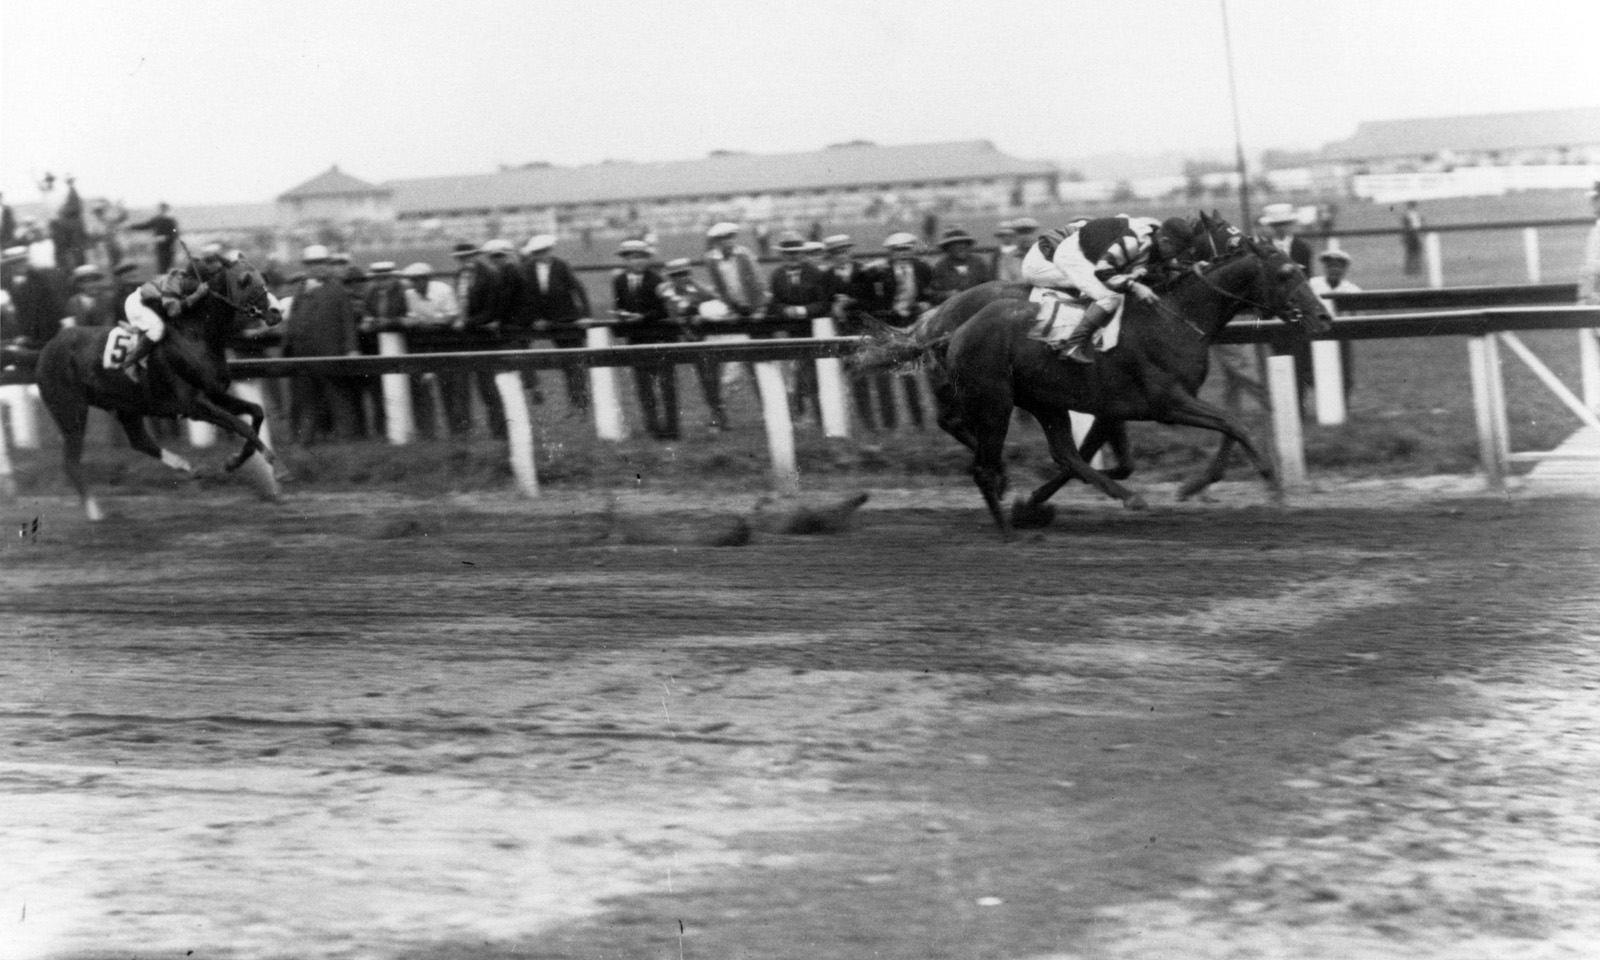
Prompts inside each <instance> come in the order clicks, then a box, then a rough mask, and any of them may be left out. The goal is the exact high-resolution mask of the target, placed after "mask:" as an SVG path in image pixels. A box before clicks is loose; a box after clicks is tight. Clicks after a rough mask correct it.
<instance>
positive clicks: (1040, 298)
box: [1028, 287, 1126, 352]
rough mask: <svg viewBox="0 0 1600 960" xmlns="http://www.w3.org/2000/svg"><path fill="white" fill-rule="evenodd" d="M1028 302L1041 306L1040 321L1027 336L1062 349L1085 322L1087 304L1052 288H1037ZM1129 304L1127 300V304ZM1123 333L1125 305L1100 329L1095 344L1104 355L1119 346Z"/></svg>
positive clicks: (1036, 322)
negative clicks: (1073, 332) (1071, 335)
mask: <svg viewBox="0 0 1600 960" xmlns="http://www.w3.org/2000/svg"><path fill="white" fill-rule="evenodd" d="M1028 300H1029V302H1031V303H1034V304H1037V305H1038V307H1039V313H1038V319H1036V320H1035V321H1034V324H1033V327H1032V329H1030V330H1029V331H1028V337H1029V338H1030V339H1033V340H1039V341H1042V342H1044V343H1047V344H1049V345H1050V346H1052V347H1059V346H1061V344H1063V343H1064V342H1065V341H1066V339H1067V337H1068V335H1070V334H1071V333H1072V329H1073V328H1074V327H1076V326H1077V325H1078V321H1079V320H1082V319H1083V313H1084V311H1085V310H1086V309H1088V305H1087V304H1086V303H1085V302H1084V301H1082V300H1079V299H1076V298H1074V297H1071V296H1068V295H1067V294H1065V293H1062V292H1061V291H1059V290H1051V289H1050V288H1049V287H1034V288H1033V292H1032V293H1030V294H1028ZM1124 302H1126V301H1124ZM1121 334H1122V305H1121V304H1119V305H1118V306H1117V315H1116V316H1114V317H1112V318H1111V322H1110V323H1108V324H1106V325H1105V326H1104V327H1102V328H1101V329H1100V332H1099V333H1096V334H1095V336H1094V345H1095V347H1096V348H1097V349H1099V350H1100V351H1102V352H1104V351H1106V350H1110V349H1111V348H1112V347H1114V346H1116V345H1117V341H1118V340H1119V339H1120V336H1121Z"/></svg>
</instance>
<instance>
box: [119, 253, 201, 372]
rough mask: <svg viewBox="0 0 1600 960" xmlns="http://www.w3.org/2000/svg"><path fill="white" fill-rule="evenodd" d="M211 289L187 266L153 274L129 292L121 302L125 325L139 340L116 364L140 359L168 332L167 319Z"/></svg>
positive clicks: (125, 367) (195, 302) (124, 363)
mask: <svg viewBox="0 0 1600 960" xmlns="http://www.w3.org/2000/svg"><path fill="white" fill-rule="evenodd" d="M210 292H211V288H210V287H208V286H207V285H206V283H205V281H203V280H199V279H197V278H196V277H195V276H194V275H193V274H191V273H190V272H189V271H187V270H171V271H168V272H167V273H164V274H162V275H161V276H159V277H156V278H155V279H154V280H151V281H149V282H148V283H145V284H143V285H141V286H140V287H139V289H137V290H135V291H134V292H133V293H130V294H128V299H127V300H126V301H125V302H124V303H123V306H124V308H125V309H126V310H127V314H128V325H129V326H131V327H133V329H134V330H135V332H137V333H138V336H139V338H138V340H137V341H136V342H135V343H134V345H133V349H132V350H129V351H128V355H127V357H125V358H124V359H123V361H122V362H121V363H120V364H118V365H117V367H118V369H121V370H126V369H127V368H129V367H131V366H133V365H134V364H136V363H138V362H139V361H140V360H143V359H144V358H145V357H147V356H149V355H150V351H151V350H154V349H155V346H156V344H157V343H160V342H161V338H162V337H165V336H166V335H167V323H166V321H167V319H168V318H175V317H177V316H178V315H180V314H181V313H183V312H184V311H185V310H187V309H189V308H190V307H193V306H194V305H195V304H197V303H199V302H200V301H201V300H202V299H203V298H204V297H205V295H206V294H207V293H210Z"/></svg>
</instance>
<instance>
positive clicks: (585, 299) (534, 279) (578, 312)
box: [522, 257, 589, 324]
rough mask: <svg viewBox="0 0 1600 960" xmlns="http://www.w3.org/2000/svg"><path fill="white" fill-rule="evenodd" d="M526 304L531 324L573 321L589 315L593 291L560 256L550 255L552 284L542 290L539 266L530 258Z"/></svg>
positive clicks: (524, 267) (525, 279)
mask: <svg viewBox="0 0 1600 960" xmlns="http://www.w3.org/2000/svg"><path fill="white" fill-rule="evenodd" d="M522 306H523V310H524V311H525V313H526V315H527V318H528V321H529V322H530V323H531V322H533V321H539V320H543V321H546V322H548V323H555V324H572V323H575V322H577V321H578V320H581V319H583V318H584V317H587V316H589V291H587V290H585V289H584V288H583V282H582V281H580V280H579V279H578V276H577V274H575V273H573V272H572V267H570V266H568V265H567V262H566V261H565V260H563V259H561V258H560V257H551V258H550V279H549V283H548V284H547V285H546V287H545V288H544V289H542V290H541V289H540V288H539V265H538V263H537V262H536V261H533V260H529V261H528V262H527V263H524V264H523V265H522Z"/></svg>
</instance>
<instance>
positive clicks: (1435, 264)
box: [1422, 230, 1444, 290]
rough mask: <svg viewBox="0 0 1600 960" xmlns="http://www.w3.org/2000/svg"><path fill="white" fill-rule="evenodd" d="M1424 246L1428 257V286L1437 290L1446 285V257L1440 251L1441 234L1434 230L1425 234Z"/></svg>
mask: <svg viewBox="0 0 1600 960" xmlns="http://www.w3.org/2000/svg"><path fill="white" fill-rule="evenodd" d="M1422 248H1423V252H1424V253H1425V254H1426V255H1427V258H1428V286H1430V287H1433V288H1434V289H1435V290H1437V289H1438V288H1440V287H1442V286H1444V257H1443V255H1442V254H1441V253H1440V252H1439V234H1438V233H1437V232H1435V231H1432V230H1430V231H1428V232H1427V233H1425V234H1423V235H1422Z"/></svg>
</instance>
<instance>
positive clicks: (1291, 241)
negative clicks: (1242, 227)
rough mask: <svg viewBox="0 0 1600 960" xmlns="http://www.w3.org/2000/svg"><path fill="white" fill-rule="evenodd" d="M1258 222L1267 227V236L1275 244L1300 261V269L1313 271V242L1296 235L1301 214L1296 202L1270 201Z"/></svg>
mask: <svg viewBox="0 0 1600 960" xmlns="http://www.w3.org/2000/svg"><path fill="white" fill-rule="evenodd" d="M1256 222H1257V223H1259V224H1261V225H1262V226H1263V227H1266V233H1265V236H1266V238H1267V239H1268V240H1271V241H1272V245H1273V246H1275V247H1277V248H1278V249H1279V250H1282V251H1283V252H1284V254H1285V255H1286V256H1287V257H1288V258H1289V259H1290V260H1293V261H1294V262H1295V263H1298V264H1299V265H1300V269H1302V270H1304V271H1305V272H1306V273H1310V272H1311V244H1309V243H1306V242H1305V241H1304V240H1302V239H1300V238H1299V237H1298V236H1296V235H1295V228H1297V227H1299V226H1300V214H1299V213H1298V212H1297V211H1296V210H1295V208H1294V204H1292V203H1269V204H1267V205H1266V206H1264V207H1262V208H1261V216H1260V217H1259V218H1258V219H1257V220H1256Z"/></svg>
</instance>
